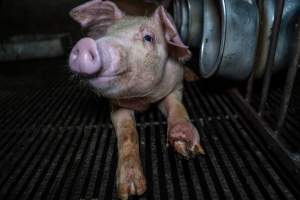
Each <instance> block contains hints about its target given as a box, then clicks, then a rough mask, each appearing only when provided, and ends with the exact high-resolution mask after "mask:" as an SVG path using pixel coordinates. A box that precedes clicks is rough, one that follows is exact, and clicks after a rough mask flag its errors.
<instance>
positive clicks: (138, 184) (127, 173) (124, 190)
mask: <svg viewBox="0 0 300 200" xmlns="http://www.w3.org/2000/svg"><path fill="white" fill-rule="evenodd" d="M135 163H136V161H133V160H131V159H127V160H125V161H123V163H121V164H119V165H118V169H117V193H118V197H119V198H120V199H122V200H126V199H128V197H129V196H131V195H141V194H143V193H144V192H145V191H146V179H145V177H144V174H143V172H142V169H141V166H140V165H139V164H135Z"/></svg>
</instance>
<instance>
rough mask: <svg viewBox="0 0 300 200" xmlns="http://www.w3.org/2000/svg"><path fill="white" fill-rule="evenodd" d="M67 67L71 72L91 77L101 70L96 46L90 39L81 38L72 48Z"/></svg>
mask: <svg viewBox="0 0 300 200" xmlns="http://www.w3.org/2000/svg"><path fill="white" fill-rule="evenodd" d="M69 65H70V67H71V70H72V71H73V72H75V73H78V74H82V75H93V74H95V73H97V72H99V71H100V70H101V67H102V66H101V58H100V55H99V53H98V50H97V45H96V42H95V41H94V40H92V39H91V38H83V39H81V40H80V41H79V42H77V44H76V45H75V46H74V47H73V49H72V51H71V54H70V58H69Z"/></svg>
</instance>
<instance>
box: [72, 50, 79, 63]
mask: <svg viewBox="0 0 300 200" xmlns="http://www.w3.org/2000/svg"><path fill="white" fill-rule="evenodd" d="M78 55H79V50H78V49H76V50H74V51H73V52H72V53H71V60H76V59H77V58H78Z"/></svg>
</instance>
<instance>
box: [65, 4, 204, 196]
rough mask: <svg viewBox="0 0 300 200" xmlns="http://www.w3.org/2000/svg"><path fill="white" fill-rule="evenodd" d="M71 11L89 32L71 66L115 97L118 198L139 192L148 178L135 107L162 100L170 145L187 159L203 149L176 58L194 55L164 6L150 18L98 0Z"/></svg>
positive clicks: (100, 90)
mask: <svg viewBox="0 0 300 200" xmlns="http://www.w3.org/2000/svg"><path fill="white" fill-rule="evenodd" d="M70 15H71V17H72V18H73V19H74V20H75V21H77V22H78V23H79V24H80V25H81V27H82V28H83V29H84V30H85V31H86V33H87V37H85V38H83V39H81V40H80V41H78V42H77V44H76V45H75V46H74V48H73V49H72V51H71V54H70V58H69V65H70V69H71V71H72V72H74V73H76V74H79V75H80V76H81V77H82V78H83V79H84V80H86V81H87V82H88V84H89V85H90V86H91V87H92V88H93V90H96V92H97V94H101V95H102V96H105V97H108V98H110V99H111V105H112V110H111V119H112V123H113V125H114V129H115V133H116V135H117V144H118V167H117V174H116V179H117V180H116V185H117V193H118V196H119V197H120V198H121V199H127V198H128V196H130V195H135V194H137V195H140V194H142V193H144V192H145V190H146V180H145V177H144V174H143V170H142V166H141V161H140V157H139V144H138V141H139V140H138V134H137V130H136V125H135V119H134V110H143V108H145V107H146V106H147V105H149V104H151V103H154V102H159V103H158V104H159V108H160V110H161V111H162V113H163V114H164V115H165V116H166V117H167V123H168V134H167V135H168V143H169V144H170V146H172V147H174V149H175V150H176V152H178V153H179V154H181V155H183V156H185V157H189V156H191V155H197V154H199V153H204V151H203V149H202V147H201V145H200V137H199V134H198V131H197V129H196V128H195V127H194V126H193V124H192V123H191V122H190V120H189V116H188V114H187V112H186V109H185V107H184V105H183V104H182V103H181V99H182V80H183V67H182V66H181V65H180V64H179V62H177V61H178V60H179V61H180V60H186V59H188V58H189V57H190V56H191V53H190V51H189V50H188V47H187V46H185V45H184V44H183V43H182V41H181V39H180V37H179V35H178V32H177V30H176V28H175V25H174V23H173V20H172V18H171V17H170V15H169V14H168V13H167V12H166V10H165V9H164V8H163V7H158V8H157V9H156V10H155V12H154V14H153V15H152V16H150V17H132V16H126V15H125V13H123V12H122V11H121V10H120V9H119V8H118V7H117V6H116V5H115V4H114V3H112V2H110V1H101V0H93V1H90V2H87V3H85V4H83V5H81V6H78V7H76V8H74V9H73V10H72V11H71V12H70Z"/></svg>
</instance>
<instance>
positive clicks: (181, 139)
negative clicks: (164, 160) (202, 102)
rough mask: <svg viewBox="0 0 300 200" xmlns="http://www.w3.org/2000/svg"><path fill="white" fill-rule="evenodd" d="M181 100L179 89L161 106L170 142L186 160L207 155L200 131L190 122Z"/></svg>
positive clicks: (165, 99)
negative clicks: (166, 122)
mask: <svg viewBox="0 0 300 200" xmlns="http://www.w3.org/2000/svg"><path fill="white" fill-rule="evenodd" d="M181 99H182V91H181V90H179V89H178V90H175V91H174V92H172V93H171V94H169V95H168V96H167V97H165V98H164V99H163V100H162V102H161V103H160V104H159V108H160V110H161V111H162V113H163V114H164V115H165V116H166V117H167V121H168V142H169V144H171V145H172V146H173V147H174V148H175V150H176V151H177V152H178V153H179V154H181V155H183V156H184V157H186V158H189V157H190V156H193V155H197V154H205V153H204V150H203V148H202V146H201V145H200V136H199V133H198V130H197V129H196V128H195V126H194V125H193V124H192V123H191V122H190V119H189V116H188V114H187V111H186V109H185V107H184V105H183V104H182V102H181Z"/></svg>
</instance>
